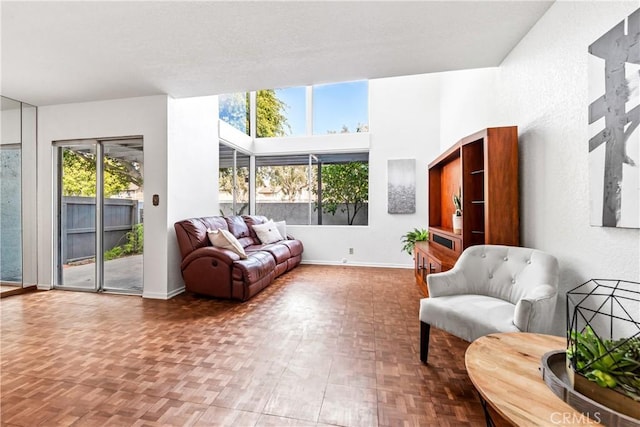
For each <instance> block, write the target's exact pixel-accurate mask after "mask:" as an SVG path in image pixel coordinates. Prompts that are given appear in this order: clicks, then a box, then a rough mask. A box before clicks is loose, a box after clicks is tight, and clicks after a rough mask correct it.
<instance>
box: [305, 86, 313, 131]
mask: <svg viewBox="0 0 640 427" xmlns="http://www.w3.org/2000/svg"><path fill="white" fill-rule="evenodd" d="M305 95H306V96H305V101H306V108H305V122H306V123H305V125H306V127H307V133H306V134H307V136H312V135H313V86H306V93H305Z"/></svg>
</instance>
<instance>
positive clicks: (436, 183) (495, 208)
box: [415, 126, 520, 295]
mask: <svg viewBox="0 0 640 427" xmlns="http://www.w3.org/2000/svg"><path fill="white" fill-rule="evenodd" d="M518 169H519V168H518V128H517V127H516V126H509V127H499V128H487V129H483V130H481V131H479V132H476V133H474V134H472V135H469V136H467V137H465V138H462V139H461V140H460V141H458V142H457V143H455V144H454V145H453V146H452V147H451V148H449V149H448V150H447V151H445V152H444V153H442V154H441V155H440V156H438V157H437V158H436V159H435V160H434V161H433V162H431V163H430V164H429V171H428V179H429V241H428V242H426V243H423V244H417V245H416V249H415V274H416V281H417V282H418V284H419V285H420V287H421V288H422V289H423V291H424V292H425V295H426V276H427V275H428V274H429V273H435V272H437V271H446V270H448V269H450V268H452V267H453V264H455V260H457V259H458V257H459V256H460V254H461V253H462V251H463V250H464V249H465V248H468V247H469V246H473V245H479V244H496V245H510V246H518V245H519V244H520V215H519V192H518V175H519V171H518ZM459 192H460V194H461V195H462V232H461V233H460V234H456V233H454V231H453V218H452V217H453V214H454V213H455V206H454V204H453V195H454V194H458V193H459Z"/></svg>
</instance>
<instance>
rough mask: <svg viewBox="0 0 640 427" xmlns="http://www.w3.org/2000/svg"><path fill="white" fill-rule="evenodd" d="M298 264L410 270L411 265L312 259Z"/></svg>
mask: <svg viewBox="0 0 640 427" xmlns="http://www.w3.org/2000/svg"><path fill="white" fill-rule="evenodd" d="M300 264H310V265H334V266H340V267H377V268H405V269H412V268H413V265H407V264H386V263H378V262H354V261H349V262H339V261H321V260H313V259H303V260H302V261H301V262H300Z"/></svg>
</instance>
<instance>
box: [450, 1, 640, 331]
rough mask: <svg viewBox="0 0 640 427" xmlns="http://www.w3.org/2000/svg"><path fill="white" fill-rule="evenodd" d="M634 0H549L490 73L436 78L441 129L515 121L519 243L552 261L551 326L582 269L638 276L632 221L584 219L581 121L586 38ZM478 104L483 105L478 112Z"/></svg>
mask: <svg viewBox="0 0 640 427" xmlns="http://www.w3.org/2000/svg"><path fill="white" fill-rule="evenodd" d="M637 7H638V3H637V2H624V3H613V2H556V3H555V4H554V5H553V6H551V8H550V9H549V11H548V12H547V13H546V14H545V15H544V16H543V17H542V18H541V19H540V21H539V22H538V23H537V24H536V25H535V26H534V27H533V28H532V29H531V31H530V32H529V33H528V34H527V36H526V37H525V38H524V39H523V40H522V41H521V42H520V43H519V44H518V46H517V47H516V48H515V49H514V50H513V51H512V52H511V53H510V54H509V55H508V57H507V58H506V59H505V60H504V62H503V64H502V65H501V67H500V68H499V71H498V73H497V76H493V75H492V74H491V73H487V72H485V71H477V72H475V73H477V74H476V75H475V76H472V77H470V76H469V75H464V74H462V75H461V79H460V80H458V79H456V76H455V74H452V75H451V76H449V77H450V78H447V79H445V85H444V86H443V88H442V97H443V100H446V103H443V110H442V134H443V135H452V136H453V135H457V133H460V135H458V136H456V137H455V138H457V137H459V136H463V135H464V134H466V133H469V132H467V129H464V128H463V129H461V124H462V126H465V125H464V123H465V122H466V121H469V122H471V123H473V124H474V126H475V127H476V128H478V129H479V128H482V127H487V126H501V125H517V126H519V139H520V143H519V147H520V171H521V177H520V195H521V224H522V230H521V235H522V244H523V245H524V246H529V247H533V248H538V249H542V250H544V251H547V252H549V253H551V254H553V255H555V256H556V257H558V259H559V261H560V266H561V278H560V280H561V288H560V294H561V296H562V297H561V299H560V300H559V304H558V309H557V311H556V318H555V332H556V333H557V334H558V335H562V334H564V330H565V327H566V326H565V298H564V295H565V294H566V291H567V290H569V289H571V288H572V287H575V286H577V285H579V284H581V283H583V282H585V281H586V280H588V279H591V278H615V279H625V280H631V281H640V230H638V229H617V228H604V227H591V226H590V225H589V181H588V173H589V171H588V140H589V134H588V125H587V123H588V121H587V112H588V104H589V102H590V100H589V99H588V72H587V58H588V51H587V49H588V46H589V45H590V44H591V43H592V42H594V41H595V40H596V39H597V38H598V37H600V36H601V35H602V34H604V33H605V32H606V31H608V30H609V29H610V28H611V27H613V26H614V25H615V24H617V23H618V22H620V21H622V20H623V19H624V18H626V17H627V16H628V15H629V14H630V13H631V12H633V11H634V10H635V9H637ZM468 73H471V74H474V72H473V71H470V72H468ZM496 77H497V78H496ZM469 81H475V84H476V85H478V86H482V85H486V86H487V87H491V88H493V90H492V91H490V92H487V91H484V95H483V94H482V93H480V94H478V91H470V92H467V93H465V91H461V90H459V88H460V87H461V86H464V85H466V84H467V83H468V82H469ZM479 92H483V91H482V90H480V91H479ZM485 106H489V111H491V114H490V115H489V116H487V117H485V116H486V115H485V114H484V113H483V112H482V108H485ZM471 111H479V112H480V114H481V119H480V120H479V119H478V118H477V117H461V116H462V115H463V114H468V113H469V112H471ZM455 138H454V139H455ZM448 143H449V141H443V144H448ZM638 160H639V159H636V163H638Z"/></svg>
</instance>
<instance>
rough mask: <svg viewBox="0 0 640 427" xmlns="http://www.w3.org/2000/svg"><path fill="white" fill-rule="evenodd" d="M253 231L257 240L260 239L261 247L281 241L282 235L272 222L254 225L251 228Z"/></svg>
mask: <svg viewBox="0 0 640 427" xmlns="http://www.w3.org/2000/svg"><path fill="white" fill-rule="evenodd" d="M253 230H254V231H255V232H256V235H257V236H258V239H260V242H261V243H262V244H263V245H267V244H269V243H275V242H279V241H280V240H283V237H282V235H281V234H280V232H279V231H278V227H276V225H275V224H274V223H273V221H267V222H265V223H264V224H256V225H254V226H253Z"/></svg>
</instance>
